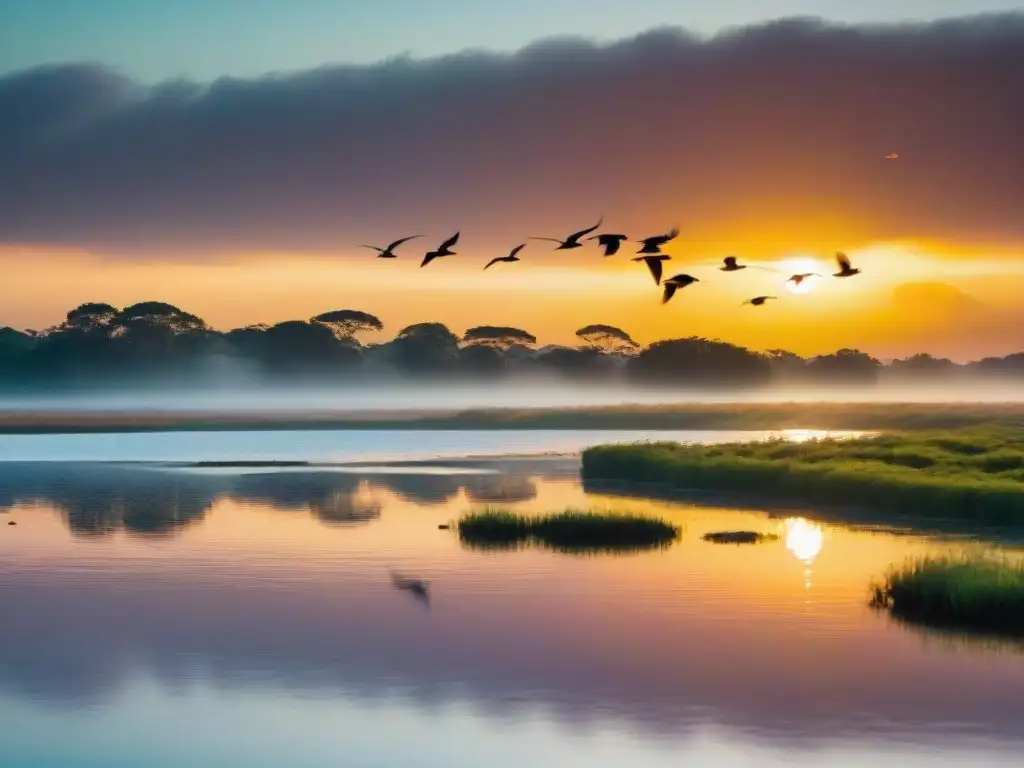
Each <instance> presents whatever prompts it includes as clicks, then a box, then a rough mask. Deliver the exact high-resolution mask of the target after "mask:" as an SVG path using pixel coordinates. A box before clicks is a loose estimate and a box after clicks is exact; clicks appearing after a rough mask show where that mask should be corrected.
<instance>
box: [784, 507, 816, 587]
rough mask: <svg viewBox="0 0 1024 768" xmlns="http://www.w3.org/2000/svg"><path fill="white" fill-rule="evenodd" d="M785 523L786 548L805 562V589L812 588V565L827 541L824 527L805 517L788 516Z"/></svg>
mask: <svg viewBox="0 0 1024 768" xmlns="http://www.w3.org/2000/svg"><path fill="white" fill-rule="evenodd" d="M783 524H784V526H785V528H786V549H788V550H789V551H790V552H792V553H793V556H794V557H795V558H796V559H797V560H799V561H800V562H801V563H803V564H804V589H810V588H811V575H812V566H813V565H814V561H815V559H816V558H817V557H818V555H820V554H821V547H822V545H823V544H824V543H825V532H824V529H822V527H821V526H820V525H819V524H818V523H813V522H811V521H810V520H807V519H806V518H803V517H791V518H788V519H787V520H786V521H785V522H784V523H783Z"/></svg>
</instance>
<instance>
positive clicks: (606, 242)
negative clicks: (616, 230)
mask: <svg viewBox="0 0 1024 768" xmlns="http://www.w3.org/2000/svg"><path fill="white" fill-rule="evenodd" d="M626 239H628V238H627V236H626V235H594V236H593V237H588V238H587V240H597V244H598V245H599V246H601V247H602V248H604V255H605V256H614V255H615V254H616V253H618V252H619V248H620V247H621V246H622V241H623V240H626Z"/></svg>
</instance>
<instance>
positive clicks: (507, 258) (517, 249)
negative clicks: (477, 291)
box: [484, 243, 526, 269]
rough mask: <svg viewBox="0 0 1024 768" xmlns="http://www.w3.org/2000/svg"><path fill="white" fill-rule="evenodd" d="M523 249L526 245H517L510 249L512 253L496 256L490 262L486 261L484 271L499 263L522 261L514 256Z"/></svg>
mask: <svg viewBox="0 0 1024 768" xmlns="http://www.w3.org/2000/svg"><path fill="white" fill-rule="evenodd" d="M525 247H526V243H523V244H522V245H517V246H516V247H515V248H513V249H512V251H511V252H510V253H509V255H508V256H498V257H497V258H494V259H491V260H490V261H488V262H487V266H486V267H484V269H487V268H488V267H492V266H494V265H495V264H497V263H498V262H499V261H508V262H513V261H522V259H520V258H519V256H517V255H516V254H518V253H519V252H520V251H521V250H523V248H525Z"/></svg>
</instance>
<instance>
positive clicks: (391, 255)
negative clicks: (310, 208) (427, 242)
mask: <svg viewBox="0 0 1024 768" xmlns="http://www.w3.org/2000/svg"><path fill="white" fill-rule="evenodd" d="M417 237H423V235H410V236H409V237H403V238H401V239H400V240H395V242H393V243H391V244H390V245H388V246H386V247H384V248H378V247H377V246H376V245H363V246H360V247H361V248H369V249H370V250H371V251H376V252H377V258H378V259H397V258H398V254H397V253H395V248H397V247H398V246H400V245H401V244H402V243H407V242H409V241H410V240H415V239H416V238H417Z"/></svg>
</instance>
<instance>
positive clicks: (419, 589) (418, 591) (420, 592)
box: [391, 573, 430, 608]
mask: <svg viewBox="0 0 1024 768" xmlns="http://www.w3.org/2000/svg"><path fill="white" fill-rule="evenodd" d="M391 583H392V584H393V585H394V587H395V589H399V590H401V591H402V592H408V593H409V594H410V595H412V596H413V597H414V598H416V599H417V600H418V601H419V602H421V603H423V604H424V605H425V606H426V607H427V608H429V607H430V585H429V583H428V582H426V581H424V580H423V579H417V578H413V577H411V576H402V575H400V574H397V573H392V574H391Z"/></svg>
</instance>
